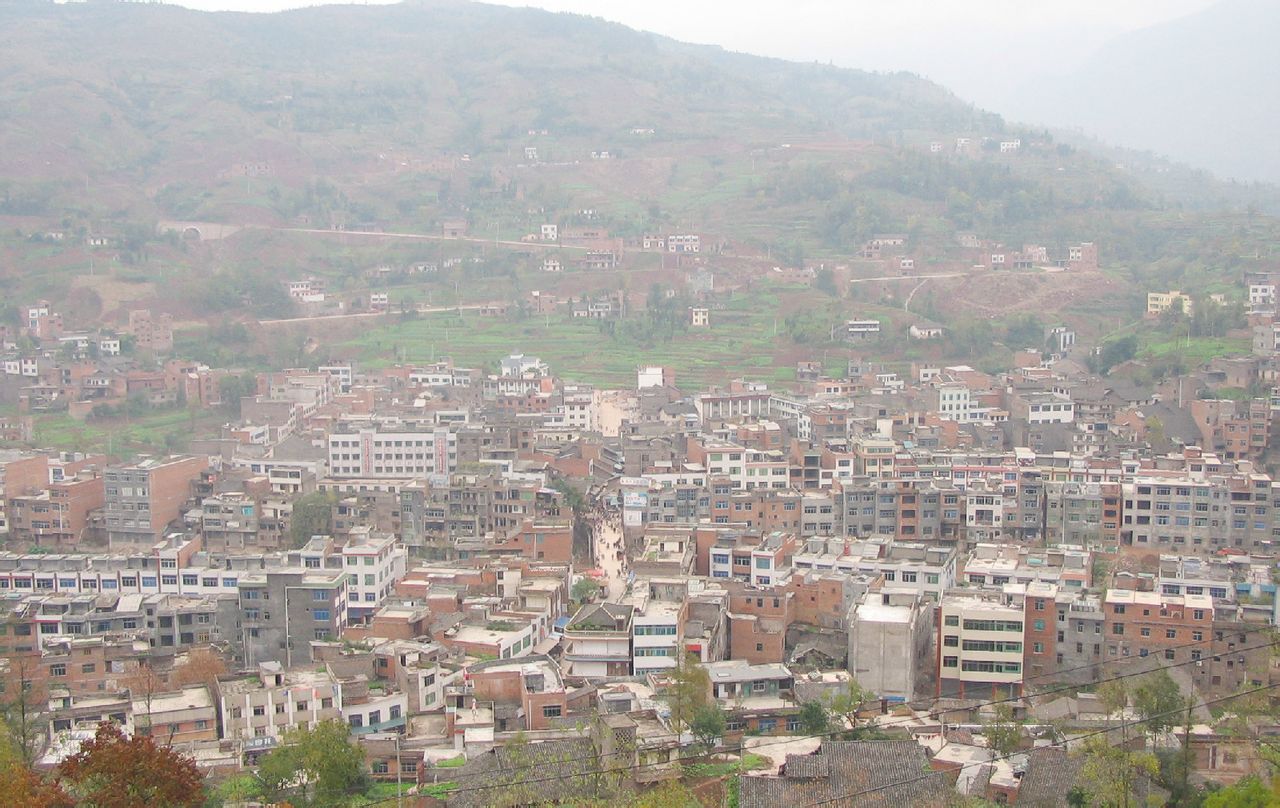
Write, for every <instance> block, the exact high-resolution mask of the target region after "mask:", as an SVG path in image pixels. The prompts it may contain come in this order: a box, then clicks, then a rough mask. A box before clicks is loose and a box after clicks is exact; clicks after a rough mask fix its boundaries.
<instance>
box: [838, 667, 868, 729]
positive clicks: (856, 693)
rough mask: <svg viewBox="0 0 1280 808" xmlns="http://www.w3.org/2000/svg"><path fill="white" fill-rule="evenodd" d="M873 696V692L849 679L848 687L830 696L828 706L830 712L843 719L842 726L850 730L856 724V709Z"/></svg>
mask: <svg viewBox="0 0 1280 808" xmlns="http://www.w3.org/2000/svg"><path fill="white" fill-rule="evenodd" d="M873 697H874V694H873V693H871V692H870V691H867V690H864V689H863V687H862V685H860V684H858V681H857V680H856V679H850V680H849V685H848V687H846V688H845V689H844V690H841V691H840V692H838V693H835V694H833V695H832V696H831V697H830V699H829V700H828V706H829V707H830V708H831V712H832V713H834V714H835V715H837V716H839V717H840V718H841V719H843V723H844V726H845V727H847V728H849V729H851V730H852V729H854V728H855V727H857V726H858V710H860V709H861V708H862V705H863V704H865V703H867V702H868V701H870V700H871V699H872V698H873Z"/></svg>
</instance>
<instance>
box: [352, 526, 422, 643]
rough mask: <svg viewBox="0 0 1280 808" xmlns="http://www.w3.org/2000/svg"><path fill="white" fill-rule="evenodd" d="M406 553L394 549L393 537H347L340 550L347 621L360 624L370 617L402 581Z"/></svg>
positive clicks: (366, 532) (369, 534) (362, 532)
mask: <svg viewBox="0 0 1280 808" xmlns="http://www.w3.org/2000/svg"><path fill="white" fill-rule="evenodd" d="M407 556H408V550H407V549H406V548H404V547H401V546H397V544H396V539H395V536H392V535H389V534H386V535H375V534H373V533H372V532H371V531H369V530H368V529H364V530H360V531H356V532H353V533H351V534H350V535H349V536H348V540H347V543H346V544H345V545H343V547H342V568H343V569H344V570H345V571H346V572H347V574H348V576H350V577H349V580H348V582H347V619H348V620H349V621H350V622H352V623H358V622H363V621H365V620H366V619H368V618H369V617H370V616H372V615H373V613H374V612H375V611H377V610H378V607H379V606H381V605H382V602H383V601H384V600H385V599H386V598H387V596H389V595H390V594H391V593H392V589H393V588H394V587H395V583H396V581H398V580H400V579H401V578H403V577H404V572H405V559H406V557H407Z"/></svg>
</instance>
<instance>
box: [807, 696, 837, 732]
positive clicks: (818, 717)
mask: <svg viewBox="0 0 1280 808" xmlns="http://www.w3.org/2000/svg"><path fill="white" fill-rule="evenodd" d="M799 718H800V729H801V730H803V731H804V734H805V735H820V734H822V733H824V732H826V731H827V727H829V726H830V725H831V715H830V713H828V712H827V708H826V705H824V704H823V703H822V702H820V701H806V702H805V703H804V704H802V705H801V706H800V716H799Z"/></svg>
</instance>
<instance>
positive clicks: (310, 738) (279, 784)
mask: <svg viewBox="0 0 1280 808" xmlns="http://www.w3.org/2000/svg"><path fill="white" fill-rule="evenodd" d="M349 733H350V728H349V727H348V726H347V725H346V724H344V723H343V722H341V721H322V722H320V723H319V724H317V725H316V726H315V727H314V728H310V729H294V730H290V731H288V732H286V733H285V735H284V738H283V740H282V743H281V745H280V746H278V747H276V748H275V749H273V750H272V751H271V752H269V753H267V755H266V756H265V757H263V758H262V761H261V763H260V764H259V766H258V776H259V778H260V779H261V781H262V785H263V789H264V791H265V792H266V793H265V796H266V797H268V798H270V799H273V800H276V801H284V800H288V801H289V803H290V804H291V805H293V806H295V808H328V807H329V806H339V805H345V804H346V802H347V801H348V800H349V798H351V797H352V796H354V795H356V794H359V793H361V792H363V791H364V790H365V789H366V788H367V786H368V774H367V773H366V772H365V768H364V753H363V752H361V751H360V748H359V747H357V746H356V745H355V744H353V743H351V741H350V739H349V737H348V736H349Z"/></svg>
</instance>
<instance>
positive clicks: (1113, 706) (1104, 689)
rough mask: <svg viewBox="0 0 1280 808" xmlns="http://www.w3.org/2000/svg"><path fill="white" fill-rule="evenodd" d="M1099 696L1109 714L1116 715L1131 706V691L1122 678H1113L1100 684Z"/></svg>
mask: <svg viewBox="0 0 1280 808" xmlns="http://www.w3.org/2000/svg"><path fill="white" fill-rule="evenodd" d="M1097 696H1098V701H1099V702H1101V704H1102V706H1103V707H1104V708H1106V711H1107V715H1108V716H1113V715H1116V714H1117V713H1119V712H1121V711H1122V710H1124V708H1125V707H1127V706H1129V693H1128V691H1127V690H1126V689H1125V684H1124V681H1123V680H1121V679H1111V680H1109V681H1106V682H1103V683H1102V684H1100V685H1098V690H1097Z"/></svg>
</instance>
